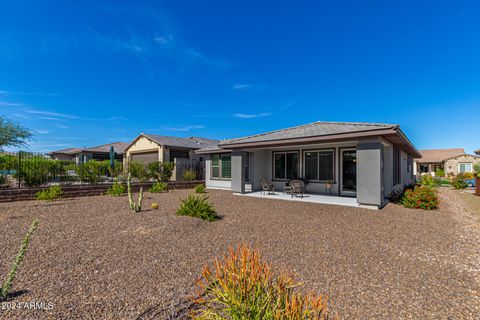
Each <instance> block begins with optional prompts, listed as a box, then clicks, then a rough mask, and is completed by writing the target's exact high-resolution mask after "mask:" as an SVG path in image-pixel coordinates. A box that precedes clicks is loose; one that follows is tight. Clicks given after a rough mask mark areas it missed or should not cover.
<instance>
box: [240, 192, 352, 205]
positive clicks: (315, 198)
mask: <svg viewBox="0 0 480 320" xmlns="http://www.w3.org/2000/svg"><path fill="white" fill-rule="evenodd" d="M234 194H235V195H238V196H241V197H255V198H264V199H276V200H285V201H297V202H310V203H319V204H333V205H337V206H347V207H359V204H358V202H357V198H355V197H340V196H330V195H321V194H304V195H303V197H301V196H298V195H294V196H293V197H292V195H291V194H287V193H283V192H278V191H275V192H273V193H263V192H262V191H253V192H246V193H234Z"/></svg>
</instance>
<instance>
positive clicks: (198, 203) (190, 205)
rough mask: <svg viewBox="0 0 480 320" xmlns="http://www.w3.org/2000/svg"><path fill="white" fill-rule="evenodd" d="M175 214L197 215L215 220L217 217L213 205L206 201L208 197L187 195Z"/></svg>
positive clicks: (204, 218) (208, 219)
mask: <svg viewBox="0 0 480 320" xmlns="http://www.w3.org/2000/svg"><path fill="white" fill-rule="evenodd" d="M177 214H178V215H181V216H190V217H197V218H200V219H203V220H207V221H215V220H217V219H218V218H219V217H218V216H217V215H216V213H215V209H214V208H213V205H212V204H211V203H210V202H208V197H204V196H194V195H189V196H188V197H187V198H186V199H184V200H182V201H181V203H180V207H179V208H178V210H177Z"/></svg>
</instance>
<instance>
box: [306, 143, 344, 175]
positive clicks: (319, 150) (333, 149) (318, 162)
mask: <svg viewBox="0 0 480 320" xmlns="http://www.w3.org/2000/svg"><path fill="white" fill-rule="evenodd" d="M302 151H303V152H302V169H303V170H302V171H303V172H302V174H303V177H304V178H305V179H307V176H306V174H305V172H306V165H305V158H306V157H305V154H306V153H307V152H316V153H317V174H318V176H320V157H319V156H318V155H319V153H320V152H322V151H331V152H332V179H331V180H314V179H308V181H309V182H316V183H325V182H327V181H331V182H332V183H335V182H336V179H335V170H336V156H335V151H336V150H335V148H320V149H304V150H302Z"/></svg>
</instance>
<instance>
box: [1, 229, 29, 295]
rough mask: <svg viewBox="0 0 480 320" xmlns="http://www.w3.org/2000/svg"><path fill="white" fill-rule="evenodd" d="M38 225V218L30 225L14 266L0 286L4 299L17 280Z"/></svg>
mask: <svg viewBox="0 0 480 320" xmlns="http://www.w3.org/2000/svg"><path fill="white" fill-rule="evenodd" d="M37 226H38V220H33V222H32V224H31V225H30V228H29V229H28V231H27V234H26V235H25V237H24V238H23V242H22V245H21V246H20V249H19V250H18V253H17V256H16V257H15V261H14V262H13V264H12V267H11V268H10V272H9V273H8V275H7V277H6V278H5V281H4V282H3V285H2V287H1V288H0V298H2V299H5V298H6V297H7V295H8V292H9V291H10V289H11V288H12V286H13V282H14V281H15V276H16V275H17V269H18V267H19V266H20V264H21V263H22V261H23V257H24V256H25V253H26V252H27V249H28V246H29V244H30V238H31V237H32V235H33V234H34V233H35V230H37Z"/></svg>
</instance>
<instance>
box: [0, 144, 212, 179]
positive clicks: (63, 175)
mask: <svg viewBox="0 0 480 320" xmlns="http://www.w3.org/2000/svg"><path fill="white" fill-rule="evenodd" d="M183 160H186V161H183ZM187 171H190V179H186V177H187V175H186V174H185V173H186V172H187ZM192 172H193V176H194V178H193V179H192ZM120 175H123V164H122V163H121V162H120V161H118V160H116V161H114V166H113V167H112V166H111V162H110V160H109V159H108V158H101V159H100V158H98V159H93V160H90V161H88V162H85V163H81V164H77V163H76V162H75V161H74V160H57V159H52V158H50V157H49V156H48V155H47V154H43V153H33V152H24V151H20V152H16V153H0V188H21V187H27V188H29V187H39V186H48V185H52V184H98V183H107V182H113V181H114V178H115V177H118V176H120ZM204 177H205V174H204V163H203V162H201V161H200V162H199V161H196V160H189V159H175V170H174V172H173V175H172V178H171V180H174V181H182V180H203V179H204Z"/></svg>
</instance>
